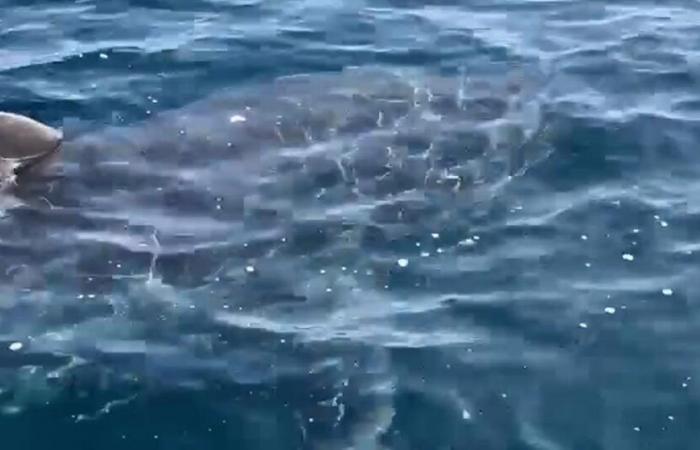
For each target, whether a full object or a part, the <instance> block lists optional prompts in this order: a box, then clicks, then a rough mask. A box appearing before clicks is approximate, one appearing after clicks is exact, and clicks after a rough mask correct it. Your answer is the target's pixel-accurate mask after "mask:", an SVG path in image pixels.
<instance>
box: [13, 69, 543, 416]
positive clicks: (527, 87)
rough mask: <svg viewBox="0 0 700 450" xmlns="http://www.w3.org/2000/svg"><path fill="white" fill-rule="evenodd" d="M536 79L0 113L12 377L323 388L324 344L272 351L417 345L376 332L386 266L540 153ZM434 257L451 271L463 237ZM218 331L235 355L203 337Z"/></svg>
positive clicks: (287, 80)
mask: <svg viewBox="0 0 700 450" xmlns="http://www.w3.org/2000/svg"><path fill="white" fill-rule="evenodd" d="M539 81H540V80H535V79H534V78H531V77H527V76H519V77H513V76H510V75H509V74H503V75H502V76H492V75H489V76H483V77H477V76H472V77H463V76H440V75H435V74H429V73H425V72H422V71H417V70H395V69H386V68H378V67H369V68H367V67H360V68H348V69H345V70H343V71H341V72H337V73H325V74H309V75H295V76H285V77H281V78H279V79H276V80H274V81H273V82H270V83H266V84H257V85H252V86H247V87H242V88H236V89H233V90H231V91H224V92H220V93H217V94H216V95H214V96H211V97H208V98H206V99H204V100H201V101H198V102H195V103H193V104H191V105H188V106H185V107H183V108H179V109H176V110H173V111H167V112H164V113H161V114H158V115H155V116H154V117H151V118H149V119H147V120H145V121H144V122H142V123H137V124H129V125H119V126H106V127H101V128H97V129H95V130H91V131H86V132H75V130H72V129H71V128H70V127H71V125H70V124H68V123H67V125H66V126H64V128H63V129H62V130H60V131H59V130H57V129H56V130H55V129H53V128H50V127H47V126H46V125H43V124H41V123H39V122H34V121H31V120H30V119H26V118H24V119H23V118H21V117H20V116H14V115H0V158H2V159H0V167H2V169H0V177H4V180H5V181H4V185H5V194H2V193H0V195H9V196H13V197H16V198H18V199H19V203H18V204H20V205H25V207H21V206H20V207H19V208H18V209H17V211H18V212H17V213H13V212H12V211H11V210H10V211H6V217H7V218H8V220H3V221H0V236H7V238H5V237H0V245H3V246H5V247H7V249H9V250H3V255H4V256H3V255H0V274H5V275H4V277H5V279H4V281H5V282H7V283H9V284H10V285H12V284H13V283H14V285H17V286H20V285H21V286H20V287H21V288H22V289H20V292H22V294H20V295H18V296H16V297H13V299H14V300H13V303H12V304H10V305H2V304H0V308H3V309H4V312H5V313H4V314H3V315H2V316H0V335H2V336H5V339H7V340H8V341H9V340H11V339H18V340H19V341H22V340H23V339H24V341H22V342H24V344H23V345H24V349H23V351H25V352H26V355H27V356H26V358H28V359H29V360H31V359H32V358H31V357H30V356H29V355H31V354H32V353H34V354H41V355H44V356H46V355H54V356H55V355H63V356H66V355H67V356H68V357H70V358H71V361H73V362H71V364H70V365H69V366H66V367H68V369H72V368H73V367H74V362H75V359H76V358H77V359H79V360H80V361H90V362H96V361H98V362H100V364H105V365H108V366H110V367H112V370H113V371H114V370H116V371H117V372H119V371H120V370H126V369H125V368H126V367H129V370H130V371H133V372H140V376H141V377H144V376H153V377H156V378H159V379H162V380H165V381H171V382H173V383H175V382H176V381H175V380H179V381H181V382H182V383H191V382H193V380H195V381H196V380H197V379H198V377H199V376H200V375H201V372H206V373H208V374H211V373H223V374H225V377H229V378H231V379H234V380H239V381H240V382H241V383H244V384H245V383H247V382H250V380H251V377H252V379H257V380H264V379H265V377H267V376H271V375H270V373H269V371H267V372H266V371H265V370H263V369H261V368H260V367H261V366H260V365H259V364H258V363H259V361H260V358H263V359H265V358H268V357H273V358H276V359H275V361H277V366H276V369H275V370H277V372H276V373H275V374H276V375H279V374H280V373H283V372H284V371H285V370H289V371H290V373H302V374H307V369H308V367H315V365H318V366H319V371H320V372H319V373H321V372H322V373H326V369H321V367H325V366H324V365H326V364H330V363H329V362H328V361H329V359H328V358H331V359H332V355H333V353H334V350H333V348H332V346H331V348H329V347H326V349H325V350H324V351H318V352H317V351H315V350H311V349H308V352H306V351H305V352H300V351H299V350H295V351H296V353H293V354H290V353H289V352H288V349H287V347H288V346H287V345H286V344H279V342H280V336H284V337H285V338H284V339H282V342H285V339H290V340H292V339H294V340H296V341H297V342H306V343H309V342H311V343H314V342H317V343H324V344H323V345H326V346H330V345H331V344H330V343H331V342H333V341H334V340H335V339H341V340H342V341H343V342H345V343H348V342H349V343H350V344H347V345H350V346H351V347H353V348H354V350H352V352H351V353H352V354H353V356H352V358H351V359H352V360H353V361H355V360H356V353H353V352H357V351H360V352H361V353H363V354H364V353H366V352H367V351H368V350H366V349H367V348H370V349H371V350H369V353H370V354H373V355H374V354H375V352H379V355H380V356H378V357H377V358H378V359H379V360H381V361H384V362H382V363H381V364H387V363H386V361H385V359H386V358H385V357H383V356H381V354H382V352H381V349H382V348H383V346H392V345H398V346H401V345H409V346H410V345H414V343H415V342H421V341H422V339H424V337H422V336H418V335H416V334H415V332H410V333H409V332H401V333H392V332H391V330H390V329H387V323H391V322H390V321H389V322H387V320H385V319H387V318H390V317H391V314H392V312H391V306H390V305H391V301H383V300H386V295H387V294H385V293H383V292H384V291H381V290H377V287H378V286H386V285H388V284H389V283H390V282H391V280H392V279H393V278H392V277H394V276H395V275H394V273H393V271H394V270H395V269H396V268H397V267H399V268H400V267H405V266H406V265H407V264H408V262H407V260H403V262H400V263H399V265H398V266H397V265H396V259H395V255H396V254H397V253H400V252H405V251H406V245H405V243H406V242H408V241H410V240H411V239H413V241H412V242H413V243H415V242H417V241H418V240H419V238H420V237H421V236H426V235H427V236H431V232H432V236H433V238H431V239H433V240H437V239H438V233H437V231H440V230H442V231H444V230H452V231H454V230H455V229H457V228H458V227H460V226H461V224H462V223H463V212H464V211H465V210H466V209H469V208H472V207H473V205H474V204H475V202H479V201H482V200H484V199H489V198H491V197H492V196H493V195H496V194H497V192H498V190H499V189H500V187H502V186H503V185H504V184H505V183H507V182H508V181H509V180H510V179H512V177H513V176H516V175H519V174H523V173H524V172H525V171H526V170H527V169H528V168H529V167H531V166H532V165H533V164H535V163H537V162H538V161H540V160H542V159H543V158H545V157H546V156H547V155H548V154H549V152H550V151H551V150H550V147H549V145H548V142H547V141H548V140H547V136H548V124H547V123H546V121H545V120H544V119H543V113H542V104H543V101H544V98H543V92H544V87H543V86H542V84H541V83H540V82H539ZM5 119H6V120H5ZM3 120H4V121H3ZM47 161H50V162H51V164H50V165H47V164H45V163H46V162H47ZM40 163H41V164H40ZM47 166H48V167H47ZM37 199H41V200H42V201H40V202H36V200H37ZM26 205H36V206H31V207H30V208H29V211H31V212H29V211H28V210H27V208H26ZM10 236H11V237H12V238H11V242H10ZM439 239H441V241H440V242H441V246H442V247H441V248H440V249H438V253H440V251H444V252H446V253H447V252H449V251H450V248H456V246H457V241H458V240H459V239H461V236H457V234H456V233H452V232H450V233H447V232H445V233H443V235H442V236H440V237H439ZM411 245H413V244H411ZM5 247H3V248H5ZM412 248H413V250H412V251H415V250H416V247H412ZM23 249H24V250H27V251H25V252H23V251H22V250H23ZM29 250H31V251H29ZM422 250H423V249H422ZM24 254H29V255H30V256H26V257H24V259H23V260H19V261H18V259H22V255H24ZM13 255H14V256H13ZM18 255H19V256H18ZM421 255H422V253H421ZM37 264H40V266H41V270H37V269H36V268H35V267H36V265H37ZM33 265H34V266H33ZM33 267H34V269H33ZM319 268H320V270H319ZM328 273H333V274H334V276H333V278H332V279H329V277H328V275H327V274H328ZM49 285H50V286H49ZM27 287H29V289H25V288H27ZM18 289H19V288H18ZM42 289H45V291H42ZM49 290H50V292H51V301H48V300H47V297H42V296H41V293H42V292H49ZM86 298H90V299H92V300H91V301H90V302H89V304H86V303H84V300H85V299H86ZM367 302H371V307H368V308H362V307H361V306H362V305H365V304H366V303H367ZM61 308H63V309H61ZM66 309H67V310H69V311H73V313H72V314H73V316H72V317H70V318H67V319H65V321H62V320H61V319H60V318H57V314H58V317H63V316H62V314H64V311H65V310H66ZM52 311H54V313H52ZM55 311H60V313H56V312H55ZM52 314H53V315H52ZM193 330H198V331H193ZM231 330H240V331H239V332H237V333H239V335H237V336H235V339H233V338H232V339H233V341H231V342H235V346H233V344H231V343H227V342H226V343H224V342H219V341H218V339H219V337H220V336H224V335H226V334H227V333H228V334H232V335H234V334H236V333H233V332H232V331H231ZM247 333H251V336H250V337H248V338H246V336H247ZM26 336H32V339H31V342H28V341H26V339H27V338H26ZM441 336H442V337H441V339H443V340H444V343H445V344H455V343H460V342H461V340H462V339H464V336H461V335H459V334H454V335H450V334H444V333H443V334H442V335H441ZM261 341H265V342H268V344H266V345H264V346H263V345H262V344H261ZM139 342H140V344H139ZM270 343H273V344H270ZM344 345H345V344H344ZM15 348H18V346H15ZM357 349H360V350H357ZM260 352H268V353H265V354H264V356H260V355H262V353H260ZM20 353H21V352H20ZM203 355H204V356H203ZM295 355H296V356H295ZM329 355H331V356H329ZM375 356H376V355H375ZM56 358H58V356H56ZM144 358H145V360H146V361H150V363H149V364H144ZM383 358H384V359H383ZM35 359H36V358H35ZM38 359H39V360H41V358H38ZM49 359H51V358H49ZM54 359H55V358H54ZM59 359H60V358H59ZM341 359H342V358H341ZM52 361H53V360H52ZM134 361H137V362H138V363H137V364H136V365H135V366H134V364H133V362H134ZM115 363H116V365H115ZM27 364H28V363H27V362H26V361H25V363H23V364H22V365H23V366H26V365H27ZM53 364H58V365H60V364H59V362H56V361H54V362H53ZM120 364H121V365H120ZM129 364H131V365H129ZM146 366H147V368H146ZM343 367H346V368H347V367H350V370H349V372H348V371H346V369H342V370H340V369H339V370H340V371H341V372H342V373H345V374H346V376H347V377H349V378H353V377H354V378H356V379H364V378H363V377H367V376H368V375H367V373H364V374H362V373H356V372H358V370H360V369H357V368H354V369H353V368H352V367H353V366H352V365H346V366H343ZM68 369H66V370H68ZM0 372H1V371H0ZM351 372H352V373H351ZM360 372H361V370H360ZM380 372H381V373H383V374H387V373H389V372H390V370H388V369H386V370H385V369H381V370H380ZM54 373H55V372H54ZM163 373H167V374H168V376H167V377H165V378H163V377H162V374H163ZM154 374H161V375H154ZM0 375H2V374H0ZM6 375H7V376H6V377H3V376H0V394H2V393H3V392H9V391H11V390H12V389H9V388H8V389H9V390H3V384H5V385H8V386H9V385H12V382H10V381H7V380H8V378H9V379H11V378H13V377H14V376H15V375H13V374H6ZM276 375H275V376H276ZM380 375H381V374H380ZM339 377H340V376H339ZM354 378H353V379H354ZM370 378H371V377H370ZM375 378H376V377H375ZM380 378H381V377H380ZM375 381H376V380H375ZM375 381H372V382H375ZM335 382H338V383H340V384H343V383H344V381H342V380H341V378H338V379H336V380H335V381H334V383H335ZM368 382H369V381H368ZM323 383H326V381H324V382H323ZM15 384H16V383H15ZM331 384H332V383H331ZM380 384H381V383H380ZM361 385H362V383H360V386H361ZM344 386H345V387H347V383H346V384H344ZM350 386H353V384H352V383H351V384H350ZM356 389H361V388H359V387H357V388H356ZM345 395H346V396H347V395H350V393H349V392H347V393H346V394H345ZM358 395H359V394H358ZM0 397H1V395H0ZM329 401H330V399H329ZM336 406H337V405H336ZM384 406H386V405H384ZM334 407H335V406H334ZM385 410H386V408H384V409H382V411H384V412H382V413H381V414H380V415H382V417H385V416H386V415H385V414H384V413H385V412H386V411H385ZM339 420H340V419H339ZM382 420H384V419H382Z"/></svg>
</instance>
